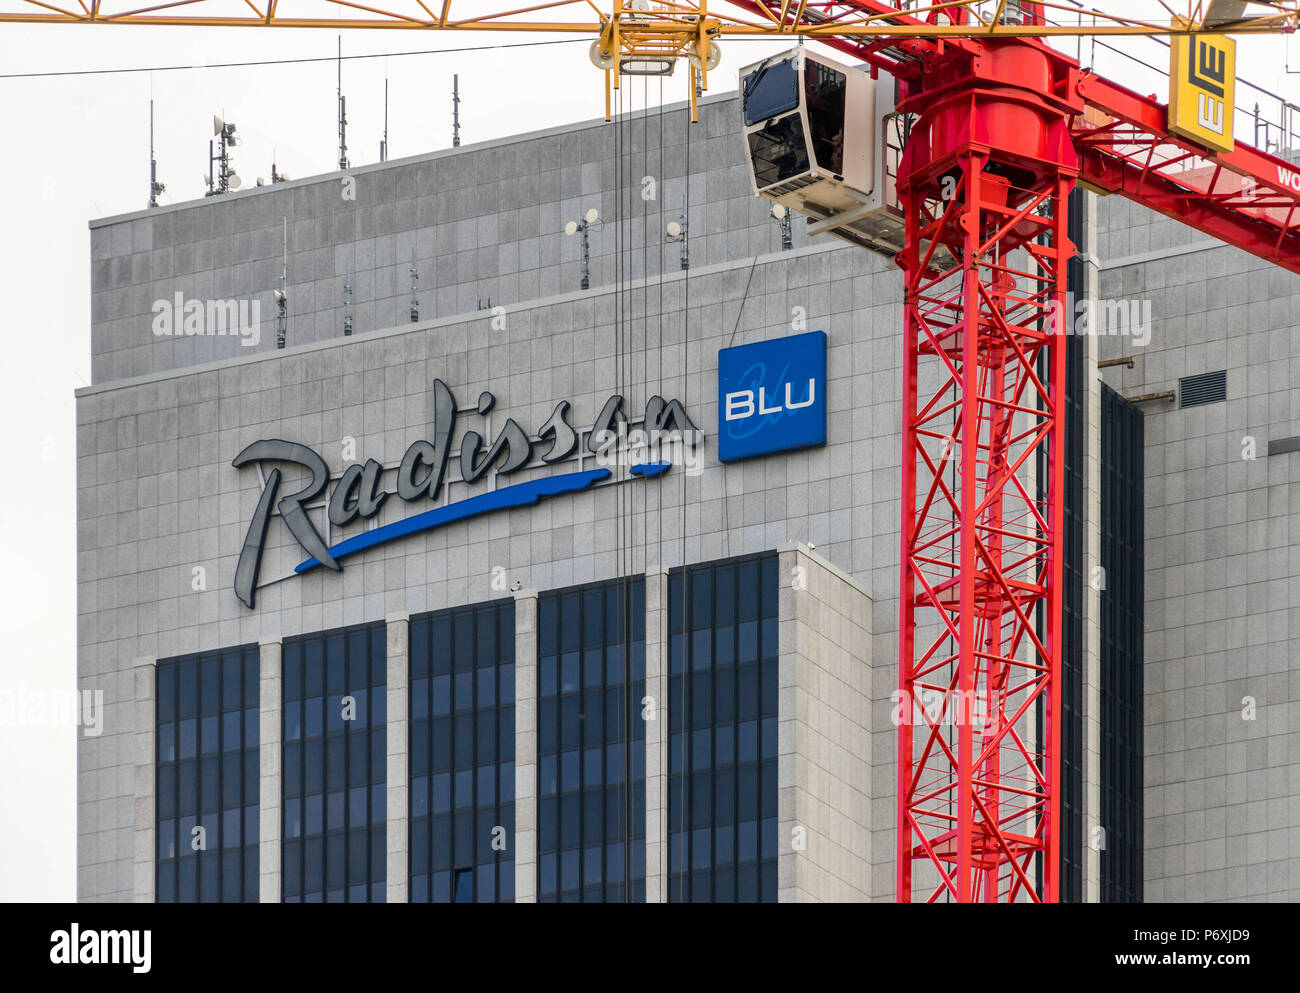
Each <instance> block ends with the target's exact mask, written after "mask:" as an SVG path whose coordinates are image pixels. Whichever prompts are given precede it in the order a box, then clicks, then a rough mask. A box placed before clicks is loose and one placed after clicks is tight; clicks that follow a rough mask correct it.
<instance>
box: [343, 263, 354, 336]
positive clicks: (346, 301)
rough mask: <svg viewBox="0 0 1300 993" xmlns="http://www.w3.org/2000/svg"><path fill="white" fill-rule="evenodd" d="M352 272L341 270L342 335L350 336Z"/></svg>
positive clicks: (346, 269) (348, 269)
mask: <svg viewBox="0 0 1300 993" xmlns="http://www.w3.org/2000/svg"><path fill="white" fill-rule="evenodd" d="M351 278H352V270H351V268H344V270H343V334H344V335H345V336H346V335H350V334H352V283H351Z"/></svg>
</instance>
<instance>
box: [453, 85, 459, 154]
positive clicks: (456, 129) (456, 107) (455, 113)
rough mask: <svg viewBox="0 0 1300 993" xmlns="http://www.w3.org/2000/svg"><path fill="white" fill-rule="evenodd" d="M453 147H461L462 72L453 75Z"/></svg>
mask: <svg viewBox="0 0 1300 993" xmlns="http://www.w3.org/2000/svg"><path fill="white" fill-rule="evenodd" d="M451 147H452V148H459V147H460V74H459V73H453V74H452V77H451Z"/></svg>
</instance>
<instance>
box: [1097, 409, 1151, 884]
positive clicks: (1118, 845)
mask: <svg viewBox="0 0 1300 993" xmlns="http://www.w3.org/2000/svg"><path fill="white" fill-rule="evenodd" d="M1101 393H1102V398H1101V565H1102V568H1103V569H1104V570H1105V573H1104V575H1105V578H1106V585H1105V588H1104V589H1103V590H1102V591H1101V687H1100V689H1101V776H1100V786H1101V827H1102V828H1104V829H1105V832H1106V833H1105V836H1104V838H1105V847H1104V848H1103V849H1102V850H1101V899H1102V901H1103V902H1106V903H1141V902H1142V872H1143V870H1142V853H1143V845H1142V726H1143V725H1142V721H1143V717H1142V692H1143V679H1142V664H1143V663H1142V625H1143V622H1144V611H1143V602H1144V601H1143V597H1144V596H1145V593H1144V587H1143V519H1142V514H1143V506H1144V505H1143V497H1142V493H1143V472H1144V459H1143V422H1142V411H1141V410H1139V409H1138V408H1137V407H1135V406H1134V405H1133V404H1131V403H1129V402H1128V401H1127V400H1125V399H1124V398H1123V397H1122V396H1120V395H1119V394H1118V393H1116V392H1115V391H1114V390H1112V389H1110V387H1108V386H1106V385H1105V384H1102V388H1101Z"/></svg>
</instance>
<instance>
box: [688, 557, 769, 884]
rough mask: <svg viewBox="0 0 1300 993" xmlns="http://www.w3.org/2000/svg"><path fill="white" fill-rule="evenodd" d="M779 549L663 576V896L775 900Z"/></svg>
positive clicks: (692, 567)
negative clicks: (665, 688) (665, 603)
mask: <svg viewBox="0 0 1300 993" xmlns="http://www.w3.org/2000/svg"><path fill="white" fill-rule="evenodd" d="M777 592H778V580H777V557H776V555H775V554H771V553H769V554H765V555H761V556H751V557H746V558H739V559H728V560H726V561H723V562H716V563H708V564H704V565H698V566H691V567H688V568H686V569H685V570H682V569H676V570H673V571H672V572H671V573H670V574H669V578H668V594H669V604H668V619H669V632H670V635H669V677H668V730H669V746H668V753H669V754H668V899H669V901H670V902H716V903H733V902H740V903H756V902H775V901H776V898H777V882H776V866H777V860H776V855H777V686H778V659H779V650H778V642H777V637H778V627H777V616H778V612H777Z"/></svg>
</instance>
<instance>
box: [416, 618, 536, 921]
mask: <svg viewBox="0 0 1300 993" xmlns="http://www.w3.org/2000/svg"><path fill="white" fill-rule="evenodd" d="M410 639H411V644H410V666H411V677H410V678H411V682H410V719H411V725H410V772H409V775H410V787H411V800H410V803H411V813H410V825H411V827H410V832H411V835H410V853H411V854H410V860H411V861H410V870H409V871H410V880H411V902H412V903H426V902H433V903H497V902H501V903H510V902H513V901H514V898H515V853H514V845H515V604H514V601H513V600H498V601H495V602H493V603H486V604H480V605H478V606H474V607H461V608H457V609H454V610H442V611H438V612H437V613H432V614H422V615H420V616H418V617H413V618H411V626H410Z"/></svg>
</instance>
